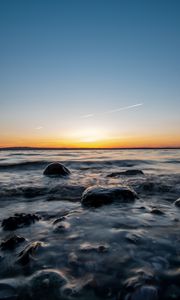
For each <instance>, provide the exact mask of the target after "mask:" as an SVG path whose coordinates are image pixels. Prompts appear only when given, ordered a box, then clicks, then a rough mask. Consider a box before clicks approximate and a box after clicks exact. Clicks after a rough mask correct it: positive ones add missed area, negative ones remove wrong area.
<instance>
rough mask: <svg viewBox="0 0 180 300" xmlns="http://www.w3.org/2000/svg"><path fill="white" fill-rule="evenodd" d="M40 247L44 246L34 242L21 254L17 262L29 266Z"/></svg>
mask: <svg viewBox="0 0 180 300" xmlns="http://www.w3.org/2000/svg"><path fill="white" fill-rule="evenodd" d="M40 246H42V243H41V242H33V243H31V244H30V245H27V246H26V247H25V248H24V250H23V251H21V252H20V253H19V258H18V260H17V262H18V263H20V264H22V265H26V264H28V263H29V261H30V259H32V258H33V257H34V256H35V253H36V251H37V250H38V248H39V247H40Z"/></svg>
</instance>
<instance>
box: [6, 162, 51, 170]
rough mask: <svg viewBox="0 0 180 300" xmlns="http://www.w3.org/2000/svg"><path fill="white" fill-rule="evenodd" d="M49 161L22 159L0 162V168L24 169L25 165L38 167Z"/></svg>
mask: <svg viewBox="0 0 180 300" xmlns="http://www.w3.org/2000/svg"><path fill="white" fill-rule="evenodd" d="M49 163H51V162H50V161H49V162H48V161H45V160H38V161H23V162H19V163H2V164H0V170H5V169H17V168H18V169H25V168H27V167H29V168H32V167H38V166H39V167H40V166H43V165H47V164H49Z"/></svg>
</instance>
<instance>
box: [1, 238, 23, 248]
mask: <svg viewBox="0 0 180 300" xmlns="http://www.w3.org/2000/svg"><path fill="white" fill-rule="evenodd" d="M24 241H25V238H23V237H21V236H17V235H13V236H11V237H10V238H7V239H5V240H4V241H2V243H1V245H0V247H1V249H2V250H13V249H14V248H15V247H16V246H17V245H18V244H20V243H22V242H24Z"/></svg>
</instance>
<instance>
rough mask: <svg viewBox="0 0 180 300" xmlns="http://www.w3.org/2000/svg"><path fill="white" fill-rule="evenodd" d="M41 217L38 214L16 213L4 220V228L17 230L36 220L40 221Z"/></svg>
mask: <svg viewBox="0 0 180 300" xmlns="http://www.w3.org/2000/svg"><path fill="white" fill-rule="evenodd" d="M39 220H40V217H39V216H38V215H36V214H25V213H16V214H14V216H13V217H9V218H7V219H4V220H3V221H2V227H3V229H4V230H16V229H17V228H20V227H23V226H27V225H30V224H31V223H34V222H35V221H39Z"/></svg>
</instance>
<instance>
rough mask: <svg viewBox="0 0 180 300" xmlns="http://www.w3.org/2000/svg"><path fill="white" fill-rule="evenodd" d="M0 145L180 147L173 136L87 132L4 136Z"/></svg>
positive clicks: (179, 139) (177, 139)
mask: <svg viewBox="0 0 180 300" xmlns="http://www.w3.org/2000/svg"><path fill="white" fill-rule="evenodd" d="M0 147H1V148H3V147H42V148H43V147H49V148H141V147H142V148H144V147H145V148H146V147H152V148H156V147H157V148H160V147H180V138H179V136H177V135H174V136H172V135H171V136H160V135H156V136H148V137H145V136H132V137H131V136H129V137H128V136H127V137H126V136H125V137H119V138H118V137H112V138H111V137H106V136H103V135H100V134H99V133H98V134H96V135H91V134H87V135H86V136H85V135H84V136H81V137H80V136H72V137H71V138H64V137H62V138H59V137H46V138H45V137H30V136H27V137H20V136H19V137H18V136H16V137H12V138H10V137H4V138H2V139H1V141H0Z"/></svg>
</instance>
